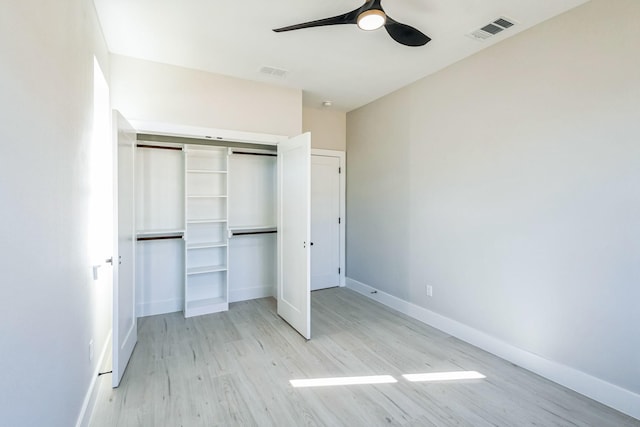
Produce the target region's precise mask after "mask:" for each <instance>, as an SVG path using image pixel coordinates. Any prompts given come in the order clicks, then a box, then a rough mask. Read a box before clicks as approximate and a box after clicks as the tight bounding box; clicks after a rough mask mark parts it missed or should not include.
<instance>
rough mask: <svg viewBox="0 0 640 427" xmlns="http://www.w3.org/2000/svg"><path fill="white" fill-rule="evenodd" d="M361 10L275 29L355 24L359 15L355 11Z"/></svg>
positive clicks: (278, 31) (279, 30) (286, 29)
mask: <svg viewBox="0 0 640 427" xmlns="http://www.w3.org/2000/svg"><path fill="white" fill-rule="evenodd" d="M358 10H360V9H359V8H358V9H356V10H352V11H351V12H347V13H344V14H342V15H338V16H333V17H331V18H324V19H318V20H316V21H310V22H304V23H302V24H296V25H290V26H288V27H282V28H276V29H274V30H273V31H275V32H276V33H281V32H283V31H292V30H300V29H302V28H312V27H323V26H325V25H340V24H355V23H356V18H357V17H358V15H357V14H356V13H355V12H356V11H358Z"/></svg>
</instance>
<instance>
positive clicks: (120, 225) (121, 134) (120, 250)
mask: <svg viewBox="0 0 640 427" xmlns="http://www.w3.org/2000/svg"><path fill="white" fill-rule="evenodd" d="M113 135H114V138H115V143H114V145H115V151H116V152H115V153H114V164H115V169H116V170H115V171H114V176H115V178H116V179H117V182H116V183H115V185H114V193H115V194H114V205H115V206H114V211H115V215H114V217H115V218H114V222H115V229H116V230H117V232H116V233H114V234H115V236H116V238H117V241H116V242H114V247H115V249H114V252H115V253H114V256H113V258H112V262H113V268H114V269H113V332H112V333H113V346H112V347H113V368H112V370H113V374H112V386H113V387H118V385H119V384H120V380H121V379H122V376H123V375H124V371H125V369H126V368H127V363H129V359H130V358H131V353H133V348H134V347H135V345H136V342H137V341H138V325H137V319H136V312H135V286H134V282H135V269H134V265H135V217H134V206H135V205H134V169H133V168H134V156H135V142H136V133H135V130H134V129H133V127H132V126H131V125H130V124H129V123H128V122H127V121H126V120H125V119H124V117H122V115H121V114H120V113H118V112H117V111H114V113H113Z"/></svg>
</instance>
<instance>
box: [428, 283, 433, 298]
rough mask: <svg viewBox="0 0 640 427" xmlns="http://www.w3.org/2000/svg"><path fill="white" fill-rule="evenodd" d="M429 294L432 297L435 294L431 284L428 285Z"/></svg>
mask: <svg viewBox="0 0 640 427" xmlns="http://www.w3.org/2000/svg"><path fill="white" fill-rule="evenodd" d="M427 296H428V297H432V296H433V286H431V285H427Z"/></svg>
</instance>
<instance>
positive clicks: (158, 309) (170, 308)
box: [136, 299, 184, 317]
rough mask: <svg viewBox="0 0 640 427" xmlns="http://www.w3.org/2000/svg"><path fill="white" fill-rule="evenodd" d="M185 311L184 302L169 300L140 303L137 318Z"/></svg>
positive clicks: (137, 308)
mask: <svg viewBox="0 0 640 427" xmlns="http://www.w3.org/2000/svg"><path fill="white" fill-rule="evenodd" d="M182 310H184V300H182V299H167V300H161V301H152V302H145V303H138V305H137V306H136V316H137V317H145V316H155V315H156V314H165V313H175V312H176V311H182Z"/></svg>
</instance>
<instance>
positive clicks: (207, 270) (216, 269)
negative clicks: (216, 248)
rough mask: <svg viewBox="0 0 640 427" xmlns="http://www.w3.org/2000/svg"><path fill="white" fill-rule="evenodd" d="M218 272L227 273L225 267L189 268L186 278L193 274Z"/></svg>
mask: <svg viewBox="0 0 640 427" xmlns="http://www.w3.org/2000/svg"><path fill="white" fill-rule="evenodd" d="M219 271H227V266H226V265H205V266H204V267H189V268H187V276H191V275H193V274H206V273H217V272H219Z"/></svg>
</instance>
